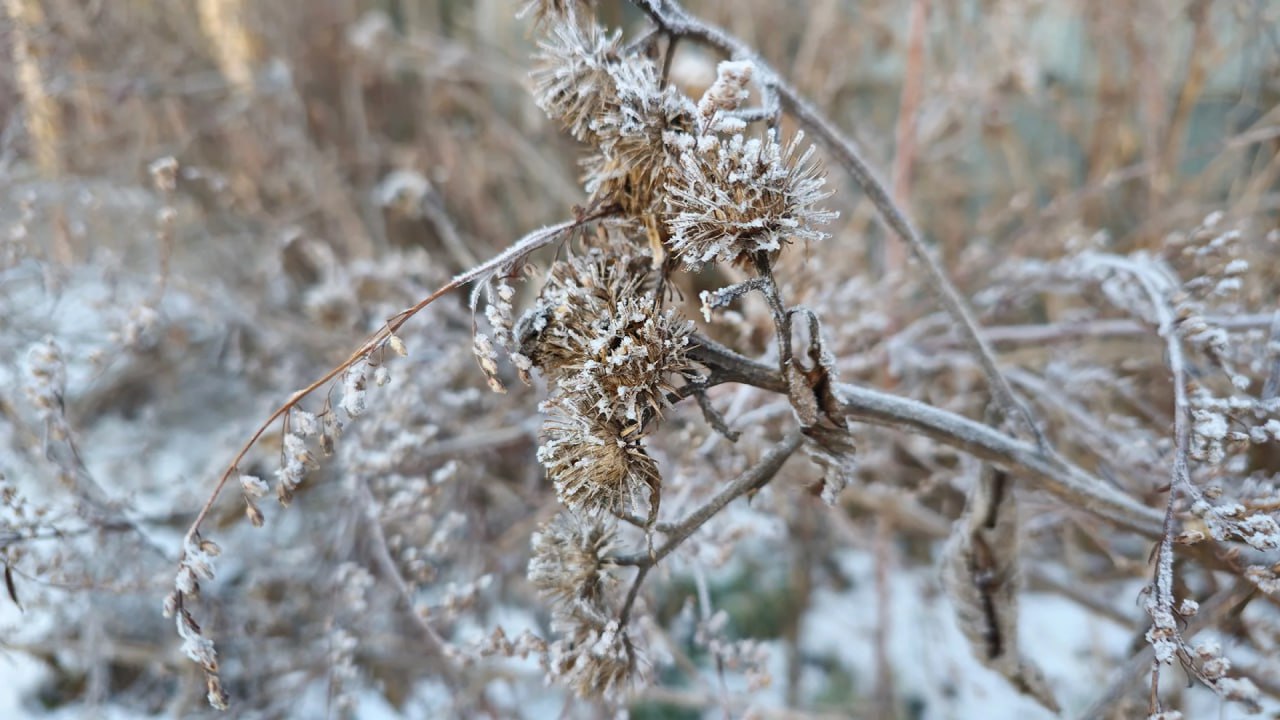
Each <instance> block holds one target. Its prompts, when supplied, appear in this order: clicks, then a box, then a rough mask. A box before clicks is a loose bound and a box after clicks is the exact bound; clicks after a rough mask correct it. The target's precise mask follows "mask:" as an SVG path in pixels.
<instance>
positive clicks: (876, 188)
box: [632, 0, 1049, 449]
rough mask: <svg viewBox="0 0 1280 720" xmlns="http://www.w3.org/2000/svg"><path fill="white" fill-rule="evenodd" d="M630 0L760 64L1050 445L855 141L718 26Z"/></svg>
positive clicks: (1002, 390) (766, 80) (1008, 400)
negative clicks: (903, 245)
mask: <svg viewBox="0 0 1280 720" xmlns="http://www.w3.org/2000/svg"><path fill="white" fill-rule="evenodd" d="M632 2H633V4H635V5H636V6H637V7H638V8H640V9H641V10H642V11H643V12H644V13H645V14H647V15H648V16H649V18H650V20H652V21H653V22H654V23H655V24H656V25H658V27H660V28H662V30H663V31H664V32H666V33H667V34H668V35H670V36H672V37H681V38H692V39H694V40H697V41H699V42H701V43H704V44H706V45H709V46H711V47H713V48H715V49H716V50H719V51H720V52H722V53H724V54H726V55H729V56H730V57H733V58H736V59H739V60H750V61H751V62H752V63H753V64H754V65H755V66H756V72H757V78H758V81H759V83H760V84H761V85H762V86H764V87H766V88H768V89H769V90H770V91H771V92H774V93H776V94H777V96H778V98H779V100H780V102H781V105H782V108H783V109H784V110H785V111H787V112H789V113H790V114H791V115H792V116H793V117H795V118H796V119H797V120H798V121H800V123H801V124H802V125H804V126H805V127H806V128H808V129H809V131H810V132H812V133H814V134H815V135H817V136H818V138H819V139H820V140H821V141H822V143H823V144H824V145H826V147H827V149H828V150H829V151H830V152H831V153H832V154H833V155H834V156H835V157H836V159H837V160H838V161H839V162H840V164H841V165H842V166H843V167H844V168H845V170H846V171H847V172H848V173H849V175H850V176H851V177H852V178H853V180H854V182H856V183H857V184H858V187H859V188H861V189H862V192H863V193H864V194H865V195H866V196H867V199H868V200H870V201H871V203H872V205H874V206H875V208H876V210H877V211H878V212H879V214H880V217H881V219H882V220H883V221H884V222H885V224H886V225H888V226H889V228H890V229H891V230H892V231H893V232H894V233H895V234H897V235H898V237H900V238H902V240H903V241H904V242H906V243H907V245H908V246H909V247H910V248H911V251H912V253H913V254H914V255H915V257H916V259H917V260H919V261H920V264H921V265H923V266H924V268H925V271H926V274H927V275H928V278H929V285H930V287H932V288H933V290H934V292H935V293H936V294H937V295H938V299H939V300H940V301H941V302H942V305H943V307H944V308H945V309H946V311H947V312H948V313H950V315H951V316H952V317H953V318H954V319H955V321H956V323H957V324H958V325H959V326H960V328H961V330H962V332H963V335H964V338H965V342H966V344H967V345H968V346H969V349H970V351H971V352H972V353H973V354H974V356H975V357H977V359H978V362H979V364H980V365H981V366H982V369H983V372H984V373H985V374H986V376H987V381H988V383H989V384H990V385H991V392H992V395H993V396H994V397H995V400H996V402H997V403H998V404H999V406H1000V407H1001V409H1002V410H1003V412H1004V414H1005V416H1006V418H1010V419H1012V418H1014V417H1017V418H1018V419H1020V420H1021V422H1022V424H1023V425H1024V426H1025V428H1026V430H1027V432H1028V433H1029V434H1030V435H1031V437H1033V438H1034V439H1035V441H1036V444H1037V445H1038V446H1039V447H1040V448H1043V449H1048V448H1049V443H1048V439H1047V438H1045V436H1044V434H1043V433H1042V432H1041V431H1040V428H1039V426H1038V425H1037V424H1036V422H1035V419H1034V418H1033V417H1032V415H1031V411H1030V410H1029V409H1028V408H1027V406H1026V405H1025V404H1024V403H1023V402H1022V401H1021V400H1020V399H1019V398H1018V396H1017V394H1016V393H1015V392H1014V390H1013V387H1012V386H1011V385H1010V384H1009V381H1008V380H1007V379H1006V378H1005V377H1004V375H1003V374H1002V373H1001V371H1000V368H999V366H998V365H997V363H996V360H995V354H994V353H993V352H992V350H991V347H990V345H989V344H988V343H987V342H986V340H984V339H983V337H982V335H981V333H980V332H979V330H978V323H977V321H976V320H975V319H974V317H973V313H972V311H970V310H969V307H968V305H967V303H966V302H965V300H964V298H963V297H962V296H961V295H960V293H959V291H958V290H956V288H955V286H954V285H953V284H952V283H951V281H950V279H948V277H947V274H946V272H945V271H944V270H943V269H942V266H941V265H940V264H939V263H938V261H937V260H936V259H935V258H934V257H933V253H932V252H931V251H930V249H929V247H928V245H926V244H925V242H924V240H923V238H921V237H920V233H919V232H918V231H917V230H916V229H915V227H914V226H913V225H912V224H911V221H910V220H908V219H907V216H906V214H905V213H904V212H903V211H902V210H901V208H899V207H898V205H897V203H895V202H894V201H893V198H891V197H890V196H889V192H888V190H887V189H886V188H885V185H884V183H883V182H881V181H880V179H879V178H878V177H877V176H876V174H875V172H874V171H873V170H872V168H871V166H870V165H869V164H868V163H867V161H866V160H864V159H863V158H862V153H861V152H859V150H858V148H857V146H856V145H855V144H854V142H853V141H852V140H851V139H849V138H846V137H845V136H844V135H842V134H841V132H840V131H839V130H838V129H837V128H836V127H835V125H834V124H833V123H832V122H831V121H830V120H828V119H827V118H826V116H824V115H823V114H822V113H821V112H819V111H818V110H817V108H815V107H814V106H813V105H812V104H811V103H810V102H809V101H808V100H807V99H805V98H804V97H803V96H802V95H800V93H799V91H797V90H796V89H795V88H794V87H792V86H791V84H790V83H788V82H787V81H786V80H785V79H783V77H782V76H781V75H779V74H778V73H777V72H776V71H775V70H774V69H773V68H772V66H770V65H769V64H768V63H766V62H765V61H764V60H763V59H762V58H761V57H760V56H759V54H758V53H756V52H755V50H754V49H752V48H751V46H749V45H747V44H746V43H744V42H742V41H741V40H739V39H738V38H736V37H733V36H732V35H730V34H728V33H727V32H725V31H724V30H722V29H720V28H719V27H716V26H714V25H710V24H708V23H705V22H703V21H702V20H699V19H698V18H695V17H693V16H692V15H690V14H689V13H688V12H687V11H686V10H685V9H684V8H683V7H681V6H680V4H679V3H677V2H675V0H632Z"/></svg>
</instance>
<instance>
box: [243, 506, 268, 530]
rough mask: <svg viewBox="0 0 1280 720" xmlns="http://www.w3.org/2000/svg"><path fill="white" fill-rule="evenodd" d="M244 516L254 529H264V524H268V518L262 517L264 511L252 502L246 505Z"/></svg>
mask: <svg viewBox="0 0 1280 720" xmlns="http://www.w3.org/2000/svg"><path fill="white" fill-rule="evenodd" d="M244 514H245V517H247V518H249V522H250V523H252V524H253V526H254V527H262V525H263V523H265V522H266V518H264V517H263V516H262V510H261V509H260V508H259V507H258V506H257V505H254V504H253V503H252V502H248V503H245V506H244Z"/></svg>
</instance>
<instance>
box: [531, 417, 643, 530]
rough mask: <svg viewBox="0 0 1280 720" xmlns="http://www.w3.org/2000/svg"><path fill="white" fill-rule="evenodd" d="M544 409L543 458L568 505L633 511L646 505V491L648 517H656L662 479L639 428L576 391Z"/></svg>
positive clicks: (595, 510)
mask: <svg viewBox="0 0 1280 720" xmlns="http://www.w3.org/2000/svg"><path fill="white" fill-rule="evenodd" d="M543 409H544V411H545V412H546V413H547V420H546V422H545V423H544V424H543V427H542V445H541V446H540V447H539V448H538V461H539V462H541V463H542V465H543V467H545V468H546V470H547V476H548V477H549V478H551V481H552V483H553V484H554V485H555V490H556V496H557V497H559V498H560V501H561V502H562V503H564V504H565V506H567V507H569V508H570V509H573V510H578V511H581V512H584V513H587V514H589V515H596V514H599V513H602V512H604V513H609V512H614V513H620V512H628V511H633V510H635V509H636V508H640V507H642V506H643V505H644V501H643V500H642V499H641V497H642V495H643V494H644V493H645V492H647V493H648V495H649V498H648V505H649V516H650V517H656V515H657V508H658V503H659V497H660V492H661V485H662V478H661V476H660V475H659V473H658V463H657V462H656V461H655V460H654V459H653V458H652V457H650V456H649V454H648V453H647V452H645V449H644V447H643V446H642V445H641V444H640V434H639V432H638V431H636V430H634V429H632V428H634V427H635V426H632V427H631V428H624V427H623V426H622V424H621V423H619V422H617V421H614V420H609V419H606V418H604V417H602V416H600V415H599V414H598V413H597V412H596V411H595V409H594V407H591V406H588V407H583V406H582V403H581V402H580V398H578V397H576V396H573V395H567V394H561V395H558V396H556V397H554V398H552V399H550V400H548V401H547V402H546V403H545V404H544V406H543Z"/></svg>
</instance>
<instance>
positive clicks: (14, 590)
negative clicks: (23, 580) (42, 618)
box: [4, 564, 26, 612]
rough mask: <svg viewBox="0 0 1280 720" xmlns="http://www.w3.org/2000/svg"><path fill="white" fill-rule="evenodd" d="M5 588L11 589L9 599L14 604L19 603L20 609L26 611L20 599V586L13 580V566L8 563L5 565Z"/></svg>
mask: <svg viewBox="0 0 1280 720" xmlns="http://www.w3.org/2000/svg"><path fill="white" fill-rule="evenodd" d="M4 589H5V590H8V591H9V599H10V600H12V601H13V604H14V605H17V606H18V609H19V610H21V611H23V612H26V610H25V609H24V608H23V607H22V603H21V602H19V601H18V586H17V585H15V584H14V582H13V567H12V566H11V565H8V564H6V565H5V566H4Z"/></svg>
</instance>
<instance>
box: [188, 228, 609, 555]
mask: <svg viewBox="0 0 1280 720" xmlns="http://www.w3.org/2000/svg"><path fill="white" fill-rule="evenodd" d="M612 212H613V211H612V210H611V209H606V210H601V211H598V212H594V213H589V214H585V215H583V216H582V217H580V218H577V219H575V220H567V221H565V222H562V223H559V224H557V225H550V226H548V227H545V228H542V229H540V230H535V231H534V232H532V233H529V234H528V235H526V236H524V237H523V238H521V239H520V240H519V241H518V242H516V243H514V244H513V245H512V246H511V247H509V248H507V249H506V250H505V251H503V252H502V253H501V254H500V255H498V256H497V257H495V258H493V259H491V260H489V261H488V262H485V263H484V264H482V265H477V266H476V267H474V268H472V269H471V270H468V271H467V272H464V273H462V274H460V275H457V276H455V277H454V278H453V279H452V280H450V281H449V282H448V283H446V284H445V285H444V286H443V287H441V288H440V289H439V290H436V291H435V292H433V293H431V294H430V295H428V296H427V297H425V298H423V299H422V300H420V301H419V302H418V303H417V304H416V305H414V306H413V307H411V308H408V309H406V310H403V311H401V312H400V313H398V314H397V315H395V316H394V317H392V318H391V319H389V320H388V321H387V324H386V325H385V326H383V328H382V329H381V330H379V331H378V332H376V333H374V334H373V335H372V336H370V337H369V339H368V340H365V342H364V343H363V344H361V345H360V347H359V348H357V349H356V351H355V352H353V353H352V354H351V356H350V357H348V358H347V359H346V360H344V361H342V362H341V363H340V364H338V365H336V366H335V367H333V368H332V369H331V370H329V371H328V372H327V373H325V374H324V375H323V376H321V377H320V378H319V379H317V380H316V381H315V382H313V383H311V384H310V385H308V386H306V387H305V388H303V389H301V390H299V391H298V392H296V393H294V394H293V395H291V396H290V397H289V399H288V400H286V401H285V402H284V404H282V405H281V406H280V407H278V408H276V410H275V412H273V413H271V415H270V416H269V417H267V419H266V420H265V421H263V423H262V424H261V425H259V426H258V428H257V429H256V430H254V432H253V434H252V435H250V436H249V440H248V441H247V442H245V444H244V445H242V446H241V447H240V450H239V451H238V452H237V453H236V455H235V457H234V458H233V459H232V461H231V463H230V464H229V465H228V466H227V468H226V469H225V470H224V471H223V473H222V476H221V477H220V478H218V483H217V484H216V485H215V486H214V488H213V492H212V493H210V495H209V498H208V499H207V500H206V501H205V503H204V506H202V507H201V508H200V512H199V513H197V514H196V519H195V520H194V521H192V523H191V526H190V527H189V528H188V529H187V533H186V539H187V541H188V543H189V542H191V541H193V540H194V539H195V538H196V536H197V534H198V533H199V531H200V525H201V524H202V523H203V522H204V520H205V518H206V517H208V515H209V513H210V512H211V511H212V509H213V504H214V503H215V502H216V501H217V499H218V496H219V495H221V494H222V490H223V488H224V487H226V484H227V481H228V480H230V479H231V476H232V475H234V474H235V473H236V472H237V469H238V468H239V466H240V463H241V461H243V460H244V458H245V456H246V455H248V454H249V451H250V450H251V449H252V448H253V446H254V445H255V444H257V442H258V440H259V439H261V437H262V436H263V435H264V434H265V433H266V432H267V430H268V429H269V428H270V427H271V426H272V425H274V424H275V422H276V421H277V420H280V419H281V418H283V417H284V416H285V414H286V413H288V412H289V411H290V410H291V409H292V408H293V407H294V406H295V405H297V404H298V403H299V402H300V401H301V400H302V399H303V398H305V397H307V396H308V395H310V394H311V393H313V392H315V391H316V390H318V389H320V388H322V387H324V386H325V385H327V384H328V383H329V382H331V381H332V380H334V379H335V378H337V377H338V376H339V375H341V374H342V373H343V372H346V370H347V369H348V368H350V367H351V366H352V365H355V364H356V363H357V362H359V361H360V360H361V359H362V358H364V357H365V356H367V355H368V354H369V353H370V352H373V351H374V350H375V349H377V348H378V347H379V346H380V345H381V344H382V343H384V342H387V341H388V340H389V339H390V338H391V336H393V335H394V334H395V333H396V331H397V330H399V329H400V328H401V327H402V326H404V324H405V323H406V322H408V321H409V319H410V318H412V317H413V316H414V315H417V314H418V313H419V312H421V311H422V310H423V308H425V307H427V306H428V305H430V304H431V303H433V302H435V301H436V300H438V299H439V298H441V297H443V296H444V295H447V294H448V293H450V292H452V291H454V290H457V289H458V288H460V287H463V286H464V285H466V284H468V283H470V282H473V281H475V280H478V279H481V278H484V277H486V276H488V275H490V274H491V273H493V272H496V271H498V270H500V269H502V268H505V267H509V266H511V265H514V264H515V263H516V262H518V261H519V260H520V259H521V258H523V257H525V256H527V255H528V254H529V253H531V252H533V251H535V250H537V249H539V248H541V247H545V246H546V245H549V244H551V243H552V242H554V241H555V240H556V239H557V238H559V237H560V236H561V235H562V234H563V233H565V232H568V231H569V230H573V229H574V228H578V227H582V226H583V225H586V224H588V223H590V222H595V221H597V220H601V219H604V218H606V217H609V216H610V215H611V214H612ZM185 554H186V553H185V552H184V553H183V555H184V556H185Z"/></svg>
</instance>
